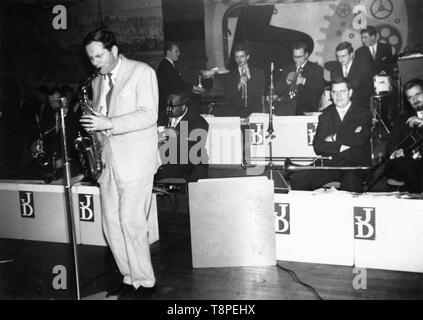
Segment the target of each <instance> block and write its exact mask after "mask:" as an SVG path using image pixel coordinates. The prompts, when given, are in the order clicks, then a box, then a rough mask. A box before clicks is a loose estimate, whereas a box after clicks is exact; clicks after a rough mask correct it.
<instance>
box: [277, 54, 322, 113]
mask: <svg viewBox="0 0 423 320" xmlns="http://www.w3.org/2000/svg"><path fill="white" fill-rule="evenodd" d="M291 72H296V66H295V64H291V65H290V66H289V67H287V68H286V69H285V70H284V71H283V72H282V78H281V80H280V81H279V82H278V83H277V84H276V87H275V94H277V95H278V96H280V97H283V98H284V99H289V89H290V86H289V85H288V84H287V83H286V78H287V76H288V74H289V73H291ZM302 76H303V77H304V78H306V83H305V85H299V86H298V91H297V95H296V97H295V98H294V100H295V101H296V114H303V113H304V112H313V111H318V109H319V102H320V98H321V96H322V92H323V89H324V80H323V68H322V67H321V66H319V65H318V64H317V63H314V62H311V61H307V63H306V64H305V65H304V67H303V72H302Z"/></svg>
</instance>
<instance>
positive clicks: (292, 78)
mask: <svg viewBox="0 0 423 320" xmlns="http://www.w3.org/2000/svg"><path fill="white" fill-rule="evenodd" d="M302 73H303V67H299V68H298V71H296V72H290V73H289V74H288V76H287V79H286V82H287V83H288V84H289V99H294V98H295V96H296V95H297V92H298V85H297V79H298V77H299V76H302Z"/></svg>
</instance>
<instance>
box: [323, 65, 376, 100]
mask: <svg viewBox="0 0 423 320" xmlns="http://www.w3.org/2000/svg"><path fill="white" fill-rule="evenodd" d="M339 77H343V72H342V66H341V64H340V63H339V62H336V66H335V68H334V69H333V70H332V72H331V73H330V79H331V81H334V80H335V79H337V78H339ZM347 78H348V79H349V80H350V82H351V86H352V89H353V94H352V97H351V100H352V101H353V102H354V103H355V104H356V105H357V106H359V107H362V108H369V105H370V96H371V95H372V94H373V91H374V90H373V74H372V67H371V65H370V64H369V62H368V61H367V62H366V61H363V60H361V61H358V60H354V61H353V63H352V65H351V68H350V71H349V73H348V76H347Z"/></svg>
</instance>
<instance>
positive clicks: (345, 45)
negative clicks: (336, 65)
mask: <svg viewBox="0 0 423 320" xmlns="http://www.w3.org/2000/svg"><path fill="white" fill-rule="evenodd" d="M345 49H347V50H348V53H349V54H351V53H353V52H354V48H353V46H352V44H351V43H350V42H346V41H345V42H341V43H340V44H338V45H337V46H336V49H335V51H336V52H338V51H342V50H345Z"/></svg>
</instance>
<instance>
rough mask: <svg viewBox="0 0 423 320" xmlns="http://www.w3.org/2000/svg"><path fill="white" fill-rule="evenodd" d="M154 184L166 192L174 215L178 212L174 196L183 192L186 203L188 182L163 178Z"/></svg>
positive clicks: (182, 179) (180, 179) (181, 179)
mask: <svg viewBox="0 0 423 320" xmlns="http://www.w3.org/2000/svg"><path fill="white" fill-rule="evenodd" d="M154 184H155V185H156V186H158V187H162V188H163V189H165V190H166V191H167V195H169V197H170V199H171V203H170V205H171V207H172V209H173V211H174V212H175V213H177V212H178V208H177V201H176V195H177V194H178V193H181V192H180V191H182V190H183V192H185V194H186V197H187V201H188V181H187V180H185V179H184V178H164V179H160V180H157V181H155V183H154ZM172 198H173V201H172ZM188 203H189V201H188Z"/></svg>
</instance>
